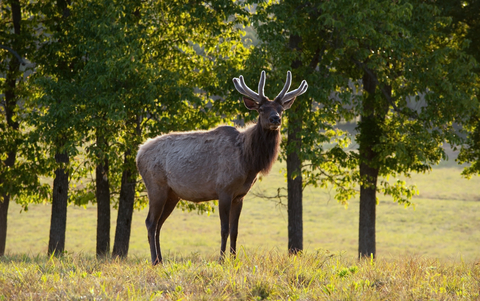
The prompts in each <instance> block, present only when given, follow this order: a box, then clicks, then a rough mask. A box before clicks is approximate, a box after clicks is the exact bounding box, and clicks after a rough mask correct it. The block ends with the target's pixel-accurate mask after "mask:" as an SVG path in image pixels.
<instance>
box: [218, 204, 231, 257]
mask: <svg viewBox="0 0 480 301" xmlns="http://www.w3.org/2000/svg"><path fill="white" fill-rule="evenodd" d="M231 203H232V199H231V197H221V198H220V199H219V200H218V211H219V215H220V225H221V230H220V234H221V236H222V244H221V247H220V261H223V258H224V256H225V250H226V249H227V239H228V234H229V230H230V223H229V219H230V206H231Z"/></svg>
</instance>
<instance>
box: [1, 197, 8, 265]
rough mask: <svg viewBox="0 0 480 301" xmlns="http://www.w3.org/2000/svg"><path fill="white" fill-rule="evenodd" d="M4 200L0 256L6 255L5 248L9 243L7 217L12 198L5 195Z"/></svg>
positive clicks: (2, 205)
mask: <svg viewBox="0 0 480 301" xmlns="http://www.w3.org/2000/svg"><path fill="white" fill-rule="evenodd" d="M2 197H3V200H1V201H0V256H3V255H4V254H5V247H6V243H7V216H8V205H9V204H10V196H9V195H8V194H4V195H3V196H2Z"/></svg>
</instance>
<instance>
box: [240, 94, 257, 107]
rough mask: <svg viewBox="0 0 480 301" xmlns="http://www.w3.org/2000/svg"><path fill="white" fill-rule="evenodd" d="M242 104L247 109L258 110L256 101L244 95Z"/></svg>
mask: <svg viewBox="0 0 480 301" xmlns="http://www.w3.org/2000/svg"><path fill="white" fill-rule="evenodd" d="M243 104H244V105H245V106H246V107H247V109H249V110H258V103H256V102H255V101H254V100H251V99H250V98H247V97H244V98H243Z"/></svg>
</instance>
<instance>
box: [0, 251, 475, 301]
mask: <svg viewBox="0 0 480 301" xmlns="http://www.w3.org/2000/svg"><path fill="white" fill-rule="evenodd" d="M479 292H480V266H478V265H475V264H467V263H463V262H461V263H448V262H444V261H439V260H436V259H427V258H423V257H407V256H399V257H397V258H395V259H389V260H384V259H377V260H369V259H366V260H360V261H358V260H355V259H352V258H350V257H345V256H342V255H341V254H332V253H329V252H326V251H318V252H313V253H304V254H302V255H300V256H288V255H286V254H285V252H277V251H261V252H249V251H245V250H243V251H240V254H239V256H238V258H237V259H230V258H227V260H226V261H225V262H224V263H223V264H220V263H219V262H218V261H217V258H213V257H203V256H199V255H190V256H186V257H177V258H171V259H170V260H168V261H166V262H165V263H164V264H163V265H160V266H156V267H152V266H150V264H149V263H148V262H147V261H146V260H145V259H130V260H126V261H118V260H111V259H104V260H97V259H95V258H92V257H89V256H88V255H67V256H64V257H63V258H60V259H57V258H48V257H45V256H35V257H29V256H22V255H15V256H7V257H4V258H2V259H0V300H47V299H48V300H53V299H55V300H64V299H67V300H182V299H183V300H267V299H268V300H456V299H468V300H474V299H478V298H480V296H479Z"/></svg>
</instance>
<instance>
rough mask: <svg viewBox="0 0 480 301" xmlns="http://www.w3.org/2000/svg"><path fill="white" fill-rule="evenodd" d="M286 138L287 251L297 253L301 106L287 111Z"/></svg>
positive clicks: (293, 42)
mask: <svg viewBox="0 0 480 301" xmlns="http://www.w3.org/2000/svg"><path fill="white" fill-rule="evenodd" d="M301 42H302V38H301V37H300V36H298V35H291V36H290V40H289V48H290V49H291V50H292V51H298V50H299V49H298V48H299V46H300V44H301ZM300 66H301V61H300V60H295V61H293V62H292V69H297V68H299V67H300ZM287 114H288V129H287V133H288V138H287V149H288V150H289V151H288V152H287V189H288V253H289V254H297V253H298V252H301V251H302V250H303V204H302V202H303V186H302V185H303V180H302V160H301V159H300V156H299V155H298V153H299V152H300V149H301V146H302V137H301V131H302V124H303V118H302V108H301V104H298V103H297V104H296V105H295V104H294V105H293V106H292V107H291V108H290V110H289V111H288V113H287Z"/></svg>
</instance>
